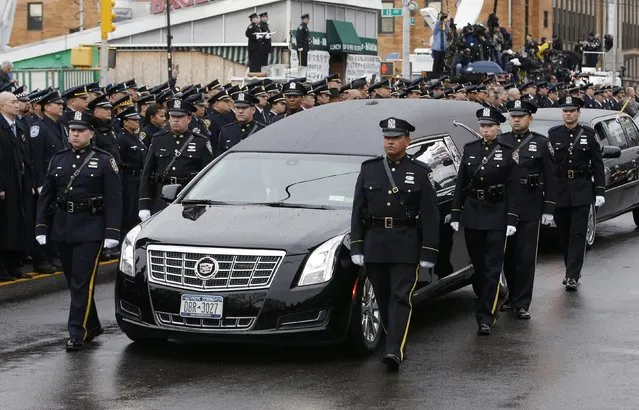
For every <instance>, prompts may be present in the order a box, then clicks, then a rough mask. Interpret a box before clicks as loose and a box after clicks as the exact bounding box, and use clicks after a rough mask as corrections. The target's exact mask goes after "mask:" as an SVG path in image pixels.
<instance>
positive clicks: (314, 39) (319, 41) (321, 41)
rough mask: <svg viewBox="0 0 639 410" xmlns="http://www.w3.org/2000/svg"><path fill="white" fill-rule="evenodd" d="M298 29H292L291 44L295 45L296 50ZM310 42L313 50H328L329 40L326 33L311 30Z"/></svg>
mask: <svg viewBox="0 0 639 410" xmlns="http://www.w3.org/2000/svg"><path fill="white" fill-rule="evenodd" d="M296 31H297V30H291V44H292V45H293V49H294V50H297V39H296V37H295V34H296ZM309 43H310V49H311V50H322V51H328V41H326V33H320V32H318V31H310V32H309Z"/></svg>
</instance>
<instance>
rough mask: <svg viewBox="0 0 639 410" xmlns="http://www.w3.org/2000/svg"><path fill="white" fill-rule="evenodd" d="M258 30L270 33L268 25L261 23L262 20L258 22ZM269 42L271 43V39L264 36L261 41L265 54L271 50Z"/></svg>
mask: <svg viewBox="0 0 639 410" xmlns="http://www.w3.org/2000/svg"><path fill="white" fill-rule="evenodd" d="M260 30H261V31H262V32H263V33H270V32H271V29H270V27H269V26H268V23H263V22H260ZM271 44H272V43H271V39H270V38H264V41H263V43H262V52H263V53H265V54H269V53H270V52H271V47H272V46H271Z"/></svg>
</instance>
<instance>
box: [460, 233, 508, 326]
mask: <svg viewBox="0 0 639 410" xmlns="http://www.w3.org/2000/svg"><path fill="white" fill-rule="evenodd" d="M464 236H465V238H466V248H467V249H468V256H470V261H471V262H472V263H473V268H474V269H475V273H474V274H473V281H474V283H475V285H476V289H477V290H478V293H479V295H477V296H478V299H477V308H476V310H475V318H476V319H477V323H478V324H482V323H483V324H486V325H489V326H492V325H493V323H494V322H495V309H496V308H497V299H498V298H499V276H500V275H501V268H502V265H503V263H504V247H505V244H506V231H505V230H491V231H487V230H486V231H485V230H478V229H468V228H466V229H465V230H464Z"/></svg>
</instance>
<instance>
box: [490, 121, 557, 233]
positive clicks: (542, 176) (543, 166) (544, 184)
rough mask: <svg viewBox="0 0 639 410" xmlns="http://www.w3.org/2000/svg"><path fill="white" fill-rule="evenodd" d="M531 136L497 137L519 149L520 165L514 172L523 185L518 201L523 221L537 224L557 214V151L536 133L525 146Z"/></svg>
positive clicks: (546, 139) (507, 134)
mask: <svg viewBox="0 0 639 410" xmlns="http://www.w3.org/2000/svg"><path fill="white" fill-rule="evenodd" d="M528 135H529V132H526V133H524V134H515V133H513V132H508V133H505V134H501V135H498V136H497V138H499V140H500V141H505V142H506V143H507V144H508V145H510V146H512V147H514V148H515V150H517V149H518V150H519V151H518V156H519V164H518V165H516V166H515V170H514V173H515V174H516V177H517V178H518V179H519V182H520V183H519V191H518V198H517V199H518V204H519V206H518V209H517V210H518V215H519V220H520V221H537V220H540V219H541V215H542V214H553V213H554V211H555V205H556V196H557V185H556V177H555V168H554V162H553V150H552V147H551V146H550V142H549V141H548V138H546V137H544V136H543V135H541V134H538V133H535V132H533V133H532V135H533V138H532V139H531V140H530V141H528V142H527V143H526V144H525V145H523V146H522V145H521V144H522V143H523V142H524V141H525V140H526V137H527V136H528ZM531 182H532V183H531Z"/></svg>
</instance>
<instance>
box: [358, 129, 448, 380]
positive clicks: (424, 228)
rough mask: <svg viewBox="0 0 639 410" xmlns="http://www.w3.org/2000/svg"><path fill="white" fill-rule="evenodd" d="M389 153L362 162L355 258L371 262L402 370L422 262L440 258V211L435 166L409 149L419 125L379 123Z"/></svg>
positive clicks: (390, 354)
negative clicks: (412, 136) (409, 151)
mask: <svg viewBox="0 0 639 410" xmlns="http://www.w3.org/2000/svg"><path fill="white" fill-rule="evenodd" d="M379 125H380V127H381V128H382V134H383V136H384V151H385V152H386V156H383V157H377V158H374V159H370V160H367V161H364V162H363V163H362V166H361V170H360V173H359V177H358V178H357V184H356V186H355V195H354V200H353V213H352V219H351V258H352V261H353V263H354V264H356V265H359V266H365V267H366V274H367V276H368V278H369V279H370V281H371V283H372V284H373V288H374V290H375V295H376V297H377V302H378V304H379V309H380V314H381V320H382V327H383V329H384V330H385V331H386V352H385V355H384V357H383V360H382V361H383V363H384V364H386V366H387V367H388V369H389V370H397V369H399V366H400V364H401V362H402V361H403V360H404V346H405V344H406V336H407V334H408V326H409V324H410V318H411V311H412V305H411V297H412V294H413V291H414V290H415V286H416V284H417V280H418V276H419V267H420V266H421V267H423V268H432V267H433V266H435V262H437V255H438V240H439V211H438V208H437V195H436V193H435V190H434V188H433V186H432V184H431V181H430V173H431V170H430V168H429V167H428V166H427V165H426V164H424V163H422V162H420V161H417V160H415V159H413V158H412V157H410V156H409V155H407V154H406V148H407V147H408V145H409V144H410V133H411V132H413V131H415V127H414V126H413V125H411V124H410V123H408V122H407V121H404V120H402V119H399V118H394V117H391V118H387V119H385V120H383V121H381V122H380V123H379Z"/></svg>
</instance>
